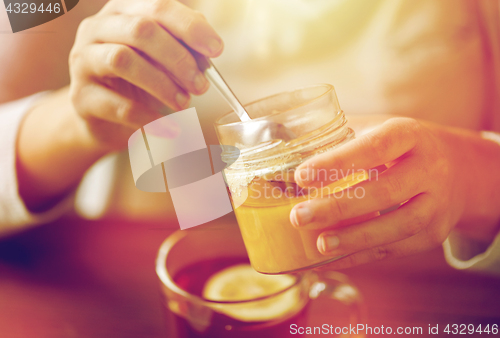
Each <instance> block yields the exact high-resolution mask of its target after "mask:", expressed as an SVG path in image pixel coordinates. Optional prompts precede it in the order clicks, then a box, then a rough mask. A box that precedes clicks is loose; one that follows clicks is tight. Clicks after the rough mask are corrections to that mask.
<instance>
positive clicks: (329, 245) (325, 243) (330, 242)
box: [317, 235, 340, 253]
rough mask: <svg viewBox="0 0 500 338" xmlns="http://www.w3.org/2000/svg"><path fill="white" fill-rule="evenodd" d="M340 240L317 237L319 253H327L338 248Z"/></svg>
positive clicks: (324, 236) (328, 236) (330, 236)
mask: <svg viewBox="0 0 500 338" xmlns="http://www.w3.org/2000/svg"><path fill="white" fill-rule="evenodd" d="M339 244H340V239H339V238H338V237H337V236H332V235H323V236H320V237H318V243H317V246H318V249H319V250H320V251H321V252H324V253H327V252H329V251H333V250H335V249H337V248H338V246H339Z"/></svg>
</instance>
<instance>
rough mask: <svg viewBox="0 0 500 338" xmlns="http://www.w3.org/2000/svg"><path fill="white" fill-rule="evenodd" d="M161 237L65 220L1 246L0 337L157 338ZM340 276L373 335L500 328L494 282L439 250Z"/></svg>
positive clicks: (163, 229)
mask: <svg viewBox="0 0 500 338" xmlns="http://www.w3.org/2000/svg"><path fill="white" fill-rule="evenodd" d="M169 233H171V230H169V229H168V228H167V226H166V225H165V224H151V223H147V224H141V223H127V222H122V221H116V220H114V221H113V220H101V221H84V220H80V219H76V218H74V217H73V218H70V217H68V218H65V219H61V220H59V221H57V222H54V223H52V224H48V225H44V226H41V227H37V228H33V229H30V230H28V231H25V232H24V233H21V234H18V235H15V236H11V237H9V238H5V239H3V240H0V337H2V338H13V337H15V338H17V337H23V338H24V337H29V338H38V337H47V338H49V337H50V338H58V337H65V338H66V337H120V338H126V337H141V338H142V337H165V335H166V330H165V327H164V323H163V318H162V310H161V306H160V300H159V296H158V284H157V279H156V275H155V271H154V259H155V256H156V251H157V249H158V247H159V245H160V243H161V242H162V241H163V239H164V238H165V237H166V236H167V235H168V234H169ZM345 273H346V274H347V275H348V276H349V277H350V278H351V280H352V281H353V282H354V283H355V284H356V285H357V286H358V287H359V289H360V290H361V292H362V294H363V296H364V299H365V302H366V306H367V309H368V324H369V325H371V326H380V325H384V326H392V327H397V326H422V327H424V335H423V336H427V334H426V331H425V328H427V327H428V325H429V324H431V325H436V324H439V325H440V327H442V326H441V325H443V326H444V325H446V324H454V323H456V324H475V325H476V326H477V325H478V324H483V325H485V324H490V325H492V324H500V279H499V278H495V277H492V276H487V275H480V274H472V273H467V272H462V271H456V270H453V269H452V268H450V267H448V266H447V265H446V263H445V261H444V258H443V255H442V251H441V250H440V249H436V250H434V251H431V252H427V253H424V254H420V255H417V256H413V257H409V258H405V259H400V260H393V261H387V262H380V263H377V264H373V265H370V266H363V267H357V268H353V269H350V270H346V271H345ZM440 336H442V334H441V335H440ZM467 336H468V337H472V336H474V337H485V336H486V335H485V334H482V335H479V334H475V335H467ZM497 336H499V337H500V334H498V335H497Z"/></svg>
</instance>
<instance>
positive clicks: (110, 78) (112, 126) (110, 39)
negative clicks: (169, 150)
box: [69, 0, 223, 149]
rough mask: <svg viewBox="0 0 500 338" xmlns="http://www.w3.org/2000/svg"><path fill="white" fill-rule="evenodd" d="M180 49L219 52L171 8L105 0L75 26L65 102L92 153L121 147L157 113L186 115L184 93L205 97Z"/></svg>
mask: <svg viewBox="0 0 500 338" xmlns="http://www.w3.org/2000/svg"><path fill="white" fill-rule="evenodd" d="M181 42H182V43H181ZM183 44H185V45H187V46H189V47H190V48H192V49H193V50H195V51H197V52H199V53H201V54H203V55H205V56H207V57H216V56H218V55H220V53H221V52H222V49H223V42H222V40H221V38H220V37H219V36H218V35H217V33H216V32H215V30H214V29H213V28H212V27H211V26H210V25H209V24H208V22H207V21H206V19H205V18H204V16H203V15H202V14H201V13H199V12H197V11H194V10H192V9H190V8H188V7H186V6H185V5H183V4H181V3H179V2H177V1H175V0H141V1H136V0H111V1H109V2H108V3H107V4H106V5H105V6H104V7H103V9H102V10H101V11H100V12H99V13H97V14H96V15H94V16H91V17H89V18H87V19H85V20H84V21H83V22H82V23H81V24H80V27H79V29H78V33H77V36H76V40H75V44H74V46H73V49H72V50H71V54H70V62H69V63H70V75H71V85H70V97H71V101H72V104H73V106H74V108H75V110H76V112H77V113H78V115H79V116H80V117H81V118H82V119H83V120H84V122H85V125H86V127H87V128H88V130H89V131H90V133H91V135H92V137H93V138H94V139H95V140H96V141H97V144H98V145H100V146H103V147H105V148H109V149H119V148H123V147H125V146H126V142H127V139H128V137H129V136H130V135H131V134H132V132H133V131H135V130H136V129H138V128H141V127H142V126H143V125H145V124H147V123H149V122H151V121H154V120H156V119H158V118H159V117H161V116H162V115H160V114H159V112H158V110H159V109H160V108H161V107H163V106H164V105H166V106H169V107H170V108H172V109H174V110H181V109H184V108H187V107H188V105H189V99H190V93H192V94H198V95H199V94H202V93H204V92H205V91H206V90H207V89H208V82H207V80H206V78H205V77H204V76H203V74H202V73H201V72H200V70H199V69H198V67H197V65H196V62H195V59H194V58H193V56H192V55H191V54H190V52H189V51H188V49H187V48H186V47H184V45H183ZM167 127H168V126H167ZM170 128H171V129H172V132H174V133H175V127H174V126H170Z"/></svg>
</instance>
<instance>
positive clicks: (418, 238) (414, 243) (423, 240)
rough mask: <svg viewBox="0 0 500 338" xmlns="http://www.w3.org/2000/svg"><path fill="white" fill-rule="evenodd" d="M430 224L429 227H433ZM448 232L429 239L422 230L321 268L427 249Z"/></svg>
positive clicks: (414, 252) (433, 246)
mask: <svg viewBox="0 0 500 338" xmlns="http://www.w3.org/2000/svg"><path fill="white" fill-rule="evenodd" d="M431 227H432V225H431V226H429V228H431ZM446 236H447V234H444V236H441V237H435V240H433V239H431V240H429V236H428V234H427V233H426V232H425V231H421V232H420V233H418V234H417V235H415V236H412V237H409V238H407V239H404V240H402V241H399V242H395V243H391V244H387V245H382V246H378V247H375V248H371V249H367V250H362V251H360V252H356V253H353V254H351V255H348V256H346V257H344V258H342V259H339V260H338V261H335V262H332V263H330V264H327V265H324V266H323V267H321V268H318V269H319V270H341V269H347V268H351V267H354V266H358V265H363V264H367V263H373V262H376V261H380V260H383V259H390V258H398V257H405V256H410V255H414V254H417V253H419V252H423V251H427V250H430V249H433V248H435V247H437V246H439V245H441V244H442V243H443V242H444V240H445V239H446Z"/></svg>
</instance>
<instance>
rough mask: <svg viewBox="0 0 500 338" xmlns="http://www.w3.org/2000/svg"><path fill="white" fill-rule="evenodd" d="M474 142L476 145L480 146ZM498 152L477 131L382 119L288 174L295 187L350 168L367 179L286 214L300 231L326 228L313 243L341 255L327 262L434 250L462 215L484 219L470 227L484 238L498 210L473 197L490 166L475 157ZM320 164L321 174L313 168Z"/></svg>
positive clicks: (481, 190) (363, 260) (353, 261)
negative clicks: (360, 219)
mask: <svg viewBox="0 0 500 338" xmlns="http://www.w3.org/2000/svg"><path fill="white" fill-rule="evenodd" d="M484 142H487V143H484ZM495 146H496V148H495ZM478 147H480V148H481V147H483V149H482V151H481V149H478ZM499 150H500V147H498V145H496V144H494V143H493V142H490V141H486V140H484V139H482V138H481V137H479V135H478V133H472V132H469V131H465V130H460V129H452V128H445V127H441V126H438V125H435V124H431V123H427V122H425V123H424V122H419V121H417V120H414V119H411V118H392V119H389V120H388V121H386V122H385V123H384V124H383V125H381V126H380V127H378V128H377V129H375V130H373V131H372V132H370V133H368V134H366V135H363V136H361V137H359V138H357V139H355V140H353V141H351V142H349V143H348V144H346V145H343V146H342V147H339V148H337V149H334V150H332V151H329V152H326V153H324V154H321V155H318V156H316V157H314V158H312V159H310V160H308V161H306V162H305V163H303V164H302V165H301V166H300V167H299V168H298V169H297V171H296V173H295V180H296V181H297V183H298V184H299V185H300V186H302V187H311V186H316V187H319V186H325V185H328V184H330V183H331V182H332V181H329V178H330V177H336V175H333V174H332V175H330V174H328V173H336V174H338V173H339V172H340V173H344V174H345V173H347V174H350V173H352V170H354V171H358V170H365V171H367V172H369V174H370V179H369V180H367V181H364V182H362V183H359V184H358V185H356V186H354V187H351V188H349V189H350V190H351V192H350V193H348V192H345V193H343V194H339V193H337V194H333V195H330V196H328V197H324V198H317V199H312V200H309V201H307V202H303V203H300V204H298V205H296V206H295V207H294V208H293V209H292V211H291V213H290V220H291V222H292V224H293V225H294V226H295V227H296V228H299V229H304V230H307V229H325V231H324V232H322V233H321V234H320V236H319V237H318V241H317V244H318V250H319V251H320V252H321V253H322V254H324V255H327V256H340V255H348V256H346V257H345V258H343V259H341V260H338V261H336V262H334V263H332V264H331V265H330V267H331V268H345V267H350V266H355V265H359V264H364V263H368V262H371V261H376V260H381V259H384V258H386V257H398V256H405V255H409V254H413V253H416V252H419V251H423V250H427V249H430V248H433V247H435V246H438V245H440V244H441V243H443V242H444V240H445V239H446V238H447V236H448V234H449V233H450V231H451V230H452V228H454V227H455V225H457V223H459V221H461V220H464V219H467V220H468V219H476V218H477V217H483V220H485V219H486V220H488V221H489V222H486V223H485V224H492V226H491V227H489V228H484V229H479V228H478V229H475V234H476V235H477V237H481V236H482V237H483V238H488V236H489V237H491V236H492V231H493V230H492V227H493V224H498V223H495V221H498V216H499V215H498V210H493V209H495V208H492V210H489V209H488V210H486V209H485V205H481V204H482V202H481V201H478V200H474V198H476V199H477V198H479V197H478V196H479V195H484V194H485V193H486V192H485V189H488V182H486V181H485V180H484V176H486V175H489V174H490V175H491V171H489V172H488V170H490V169H491V167H493V168H494V167H495V164H494V163H493V162H494V161H493V160H492V159H490V160H488V158H480V155H487V154H488V153H489V154H492V152H493V153H494V154H500V152H499ZM481 152H482V154H481ZM490 156H491V155H490ZM483 157H484V156H483ZM486 157H488V156H486ZM499 158H500V157H499ZM478 161H479V162H481V161H484V165H483V166H481V165H478V163H477V162H478ZM495 161H497V159H495ZM383 165H385V166H387V168H388V169H387V170H385V171H383V172H378V171H377V170H375V169H373V168H376V167H380V166H383ZM325 170H326V173H327V174H326V175H325V174H319V173H324V172H325ZM481 176H482V177H481ZM491 184H493V185H494V184H495V183H494V182H491ZM497 188H498V186H497ZM355 189H357V190H356V191H355ZM360 189H362V190H360ZM354 192H356V194H354ZM340 195H341V196H340ZM490 196H491V195H490ZM496 196H497V197H498V194H497V195H496ZM397 205H399V207H398V208H397V209H396V210H393V211H391V212H388V213H385V214H382V215H381V216H378V217H374V218H371V219H369V220H368V221H364V222H361V223H357V224H354V225H349V226H344V225H345V224H346V221H347V220H349V219H353V218H356V217H361V216H363V215H368V214H373V213H376V212H377V211H382V210H385V209H388V208H390V207H393V206H397ZM481 208H482V210H480V209H481ZM497 209H498V208H497ZM476 216H477V217H476ZM347 223H349V222H348V221H347ZM465 227H466V228H467V226H465Z"/></svg>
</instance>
